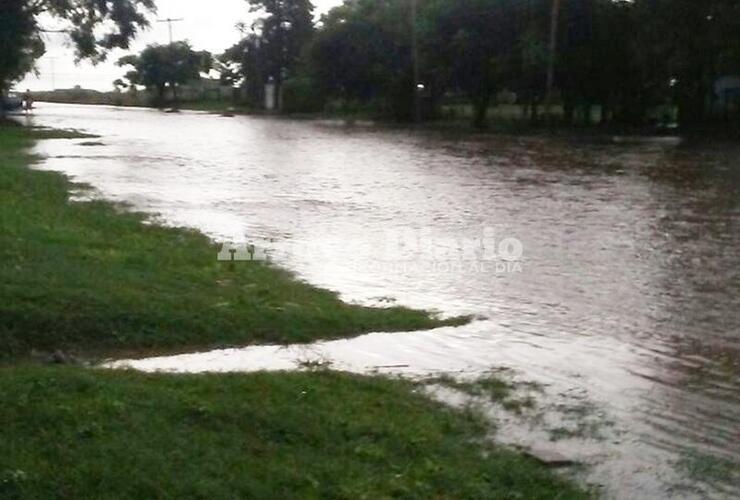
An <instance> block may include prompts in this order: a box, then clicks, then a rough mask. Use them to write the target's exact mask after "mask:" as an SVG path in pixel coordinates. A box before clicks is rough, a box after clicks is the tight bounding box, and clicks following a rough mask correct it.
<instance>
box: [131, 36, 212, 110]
mask: <svg viewBox="0 0 740 500" xmlns="http://www.w3.org/2000/svg"><path fill="white" fill-rule="evenodd" d="M118 65H119V66H131V67H133V70H131V71H129V72H128V73H127V74H126V79H127V80H128V81H129V84H130V85H143V86H144V87H146V88H148V89H151V90H154V91H156V94H157V104H163V102H164V95H165V90H166V88H167V87H169V88H171V89H172V90H173V93H174V94H175V98H176V92H177V90H176V89H177V85H182V84H185V83H187V82H189V81H190V80H195V79H197V78H199V76H200V74H201V73H204V72H208V71H210V69H211V67H212V65H213V58H212V56H211V54H210V53H209V52H205V51H201V52H197V51H194V50H193V49H192V47H191V46H190V44H189V43H187V42H174V43H172V44H170V45H157V44H154V45H149V46H147V47H146V48H145V49H144V50H143V51H142V52H141V54H139V55H129V56H125V57H122V58H121V59H119V61H118Z"/></svg>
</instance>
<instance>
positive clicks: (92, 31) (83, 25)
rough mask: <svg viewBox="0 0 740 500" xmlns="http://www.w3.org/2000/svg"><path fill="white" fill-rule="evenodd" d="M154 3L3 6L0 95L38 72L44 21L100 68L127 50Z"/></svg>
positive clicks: (20, 2) (8, 0) (2, 2)
mask: <svg viewBox="0 0 740 500" xmlns="http://www.w3.org/2000/svg"><path fill="white" fill-rule="evenodd" d="M150 11H154V1H153V0H0V92H2V91H5V90H7V88H8V87H9V86H10V84H11V83H12V82H13V81H15V80H18V79H20V78H22V77H23V76H24V75H25V74H26V73H28V72H29V71H30V70H32V69H33V65H34V61H35V60H36V59H38V58H39V57H40V56H41V55H43V52H44V44H43V40H42V38H41V33H42V32H43V31H44V30H43V29H42V27H41V25H40V23H39V21H38V20H39V19H40V18H42V17H43V18H44V19H47V18H53V19H56V20H57V21H58V22H59V23H60V24H61V30H60V31H63V32H65V33H66V34H67V35H68V36H69V38H70V40H71V41H72V43H73V46H74V47H75V51H76V56H77V58H78V59H91V60H92V61H93V62H99V61H102V60H103V59H105V56H106V54H107V52H108V51H109V50H110V49H113V48H128V46H129V42H130V41H131V39H133V38H134V36H135V35H136V34H137V33H138V31H139V30H140V29H142V28H143V27H145V26H147V25H148V22H147V20H146V17H145V14H146V12H150Z"/></svg>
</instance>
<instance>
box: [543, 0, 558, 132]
mask: <svg viewBox="0 0 740 500" xmlns="http://www.w3.org/2000/svg"><path fill="white" fill-rule="evenodd" d="M561 2H562V0H552V12H551V13H550V48H549V57H548V62H547V90H546V93H545V117H546V118H547V119H548V120H549V119H550V111H551V107H552V98H553V91H554V88H555V62H556V60H557V56H558V24H559V21H560V4H561Z"/></svg>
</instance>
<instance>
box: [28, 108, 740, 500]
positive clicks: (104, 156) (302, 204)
mask: <svg viewBox="0 0 740 500" xmlns="http://www.w3.org/2000/svg"><path fill="white" fill-rule="evenodd" d="M33 122H34V124H36V125H43V126H51V127H58V128H75V129H79V130H82V131H85V132H90V133H94V134H99V135H100V136H101V139H99V141H100V142H97V141H98V140H97V139H96V140H93V141H90V140H75V141H44V142H42V143H41V144H40V145H39V146H38V151H37V152H38V153H39V154H41V155H42V156H43V157H44V159H43V161H42V162H41V163H40V164H39V166H38V167H39V168H43V169H48V170H54V171H60V172H64V173H66V174H68V175H70V176H71V177H72V178H73V179H74V180H75V181H78V182H82V183H88V184H90V185H91V186H92V187H93V188H94V190H95V192H96V193H97V194H98V195H99V196H101V197H103V198H105V199H110V200H115V201H120V202H126V203H128V204H130V205H131V206H132V208H133V209H135V210H140V211H143V212H146V213H150V214H156V220H160V221H162V222H164V223H166V224H171V225H176V226H186V227H191V228H196V229H199V230H201V231H203V232H205V233H207V234H208V235H210V236H211V237H213V238H214V239H215V240H217V241H220V242H243V241H247V242H250V243H255V244H257V245H259V246H260V247H264V248H266V249H267V250H268V253H269V254H270V255H271V256H272V257H273V258H274V260H275V261H276V262H277V263H278V264H279V265H281V266H283V267H286V268H288V269H290V270H292V271H294V272H295V273H297V275H298V276H300V277H301V278H302V279H305V280H306V281H308V282H310V283H312V284H315V285H318V286H321V287H324V288H328V289H331V290H335V291H337V292H338V293H340V294H341V296H342V298H343V299H345V300H347V301H355V302H361V303H369V304H376V305H386V304H399V305H404V306H410V307H415V308H423V309H431V310H435V311H438V312H439V313H441V314H443V315H445V316H455V315H472V316H474V317H476V318H478V319H477V320H476V321H474V322H472V323H471V324H470V325H468V326H465V327H461V328H448V329H442V330H437V331H431V332H419V333H409V334H383V333H378V334H372V335H367V336H363V337H360V338H357V339H352V340H346V341H335V342H327V343H320V344H317V345H314V346H296V347H289V348H277V347H270V346H259V347H254V348H247V349H234V350H227V351H218V352H212V353H205V354H193V355H187V356H177V357H170V358H161V359H153V360H140V361H137V362H133V363H132V366H134V367H136V368H139V369H143V370H170V371H187V372H203V371H253V370H261V369H291V368H295V367H296V366H297V365H298V364H300V363H302V362H305V361H315V360H319V361H327V362H330V363H331V364H332V366H333V367H334V368H337V369H346V370H351V371H355V372H363V373H365V372H381V373H397V374H403V375H409V376H415V377H419V376H426V375H433V374H439V373H448V374H453V375H458V376H462V377H473V376H475V375H476V374H484V373H487V372H488V371H490V370H493V369H500V368H507V369H509V370H510V371H511V373H512V374H513V375H512V377H514V378H516V379H520V380H524V381H534V382H537V383H539V384H542V385H543V387H544V389H543V391H544V395H543V396H542V402H541V406H542V408H541V409H542V410H543V412H544V413H546V414H554V413H557V412H558V411H559V410H563V409H564V408H565V409H566V411H561V413H568V412H567V408H569V407H573V406H574V405H575V406H578V405H582V404H584V402H588V404H589V405H593V407H594V408H596V409H595V410H594V412H593V413H598V414H600V415H603V421H604V422H608V425H606V424H605V425H604V426H603V427H604V429H603V433H601V434H602V435H599V436H595V435H579V436H571V438H572V439H555V438H554V433H553V432H552V431H555V430H557V426H558V425H560V424H558V423H557V422H547V421H546V422H545V423H544V424H543V423H542V420H543V418H544V420H547V418H548V417H543V418H541V419H540V422H539V427H538V428H541V427H542V425H545V427H546V428H547V429H549V431H551V432H549V433H548V432H540V431H537V430H534V429H535V427H536V426H535V425H534V424H532V425H533V427H532V428H529V427H526V426H523V424H521V423H515V422H513V421H511V422H510V421H507V420H505V419H504V422H503V423H502V425H501V427H500V429H499V437H500V439H501V440H502V441H504V442H508V443H512V444H523V445H528V446H531V445H532V444H533V441H536V442H537V443H534V444H543V443H544V445H547V446H548V447H550V448H553V449H555V450H558V451H560V452H562V453H563V454H566V455H569V456H574V457H575V458H576V459H577V460H578V461H582V462H585V463H588V464H591V465H592V466H593V468H592V471H591V472H590V473H589V475H588V480H589V481H592V482H595V483H598V484H601V485H603V486H604V487H605V491H606V495H607V496H609V497H617V498H673V497H675V498H688V497H692V496H696V497H712V498H732V497H736V496H737V495H740V477H739V476H740V472H739V471H738V467H739V466H738V464H740V446H738V445H739V444H740V146H738V145H728V144H723V145H718V144H711V145H704V146H701V145H696V146H695V145H690V144H684V145H676V144H671V143H669V142H663V143H655V144H650V143H642V144H630V143H626V144H625V143H620V144H611V143H603V144H602V143H596V142H595V141H585V140H584V141H575V140H565V139H545V138H524V137H522V138H518V137H484V136H472V135H470V136H468V135H463V136H459V137H456V136H451V135H446V134H442V133H436V132H412V131H408V130H388V129H381V128H363V127H352V128H347V127H342V126H337V125H334V124H329V123H323V124H322V123H314V122H302V121H287V120H278V119H267V118H252V117H236V118H226V117H220V116H215V115H206V114H197V113H182V114H177V115H172V114H164V113H159V112H156V111H152V110H142V109H114V108H105V107H86V106H64V105H50V104H41V105H39V109H38V112H37V114H36V116H35V118H33ZM628 142H629V141H628ZM399 235H401V236H399ZM484 235H488V236H489V237H490V240H491V241H492V242H493V241H495V242H496V244H498V243H500V242H502V241H507V240H508V241H518V242H520V243H521V245H522V252H523V253H522V258H521V260H520V261H518V265H517V266H510V265H502V262H501V260H500V259H499V260H496V261H485V262H481V261H480V260H475V259H466V258H464V257H465V255H464V252H462V251H459V249H458V248H457V245H458V244H459V242H464V241H479V240H481V238H482V237H484ZM428 242H433V244H432V247H433V248H431V254H433V256H432V258H428V259H427V258H424V256H428V255H430V249H429V248H426V249H424V248H422V247H424V245H425V244H427V243H428ZM418 243H420V244H421V246H419V244H418ZM493 246H494V247H495V246H496V245H495V244H493ZM420 255H422V258H419V256H420ZM468 257H469V256H468ZM215 259H216V255H214V260H215ZM438 392H439V391H438ZM442 392H444V391H442ZM438 395H439V394H438ZM440 397H443V398H444V399H446V400H448V401H450V402H453V403H454V402H455V400H456V398H457V397H458V396H457V395H455V394H446V395H445V394H442V395H441V396H440ZM491 411H492V412H495V411H497V410H495V409H491ZM547 429H546V430H547ZM717 472H719V473H717Z"/></svg>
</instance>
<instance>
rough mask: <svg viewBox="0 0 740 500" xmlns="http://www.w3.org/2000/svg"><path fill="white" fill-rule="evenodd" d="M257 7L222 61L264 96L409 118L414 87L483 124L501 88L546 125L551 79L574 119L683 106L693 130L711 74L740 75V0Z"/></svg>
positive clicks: (433, 106) (702, 114)
mask: <svg viewBox="0 0 740 500" xmlns="http://www.w3.org/2000/svg"><path fill="white" fill-rule="evenodd" d="M248 2H249V4H250V5H251V6H252V10H253V11H258V12H261V13H262V18H261V19H260V20H259V21H258V22H257V23H255V24H254V25H252V26H249V27H245V26H242V30H243V32H244V34H245V36H244V38H243V40H242V41H241V42H240V43H239V44H237V45H235V46H234V47H232V48H230V49H229V50H227V51H226V52H225V54H224V55H223V56H222V57H221V58H220V64H221V65H222V70H223V72H222V73H223V75H224V79H225V81H228V82H229V83H232V84H244V85H245V86H246V88H247V89H249V95H250V96H251V97H252V98H253V99H254V100H255V102H259V100H260V98H261V97H262V96H261V94H260V92H261V89H262V88H263V84H264V83H266V82H267V81H268V80H269V81H272V82H274V83H275V84H276V85H277V86H278V87H280V86H281V85H282V84H283V83H285V89H284V90H283V92H282V94H283V95H284V98H285V100H286V101H288V100H290V101H291V103H292V102H293V101H295V100H296V96H295V94H298V97H299V98H300V97H301V95H303V97H304V100H303V101H301V100H300V99H298V100H299V105H300V103H301V102H309V103H312V102H315V101H316V99H315V96H317V95H320V96H323V97H326V98H329V99H340V100H342V101H344V102H355V103H359V104H361V105H364V106H370V107H372V108H374V109H376V110H377V111H379V112H383V113H385V114H387V115H391V116H395V117H397V118H399V119H411V118H412V117H414V114H415V106H414V103H415V102H416V100H417V97H418V96H417V95H415V93H418V94H419V95H420V97H421V98H422V99H423V102H424V112H425V115H426V116H430V117H432V116H434V115H435V114H436V113H437V111H438V110H439V105H440V103H441V102H442V100H443V98H444V97H445V96H449V95H451V94H452V95H457V96H464V97H465V98H466V99H467V100H468V102H470V103H471V104H472V105H473V107H474V109H475V122H476V125H478V126H484V125H485V122H486V113H487V110H488V109H489V106H490V105H491V104H493V103H494V101H495V98H496V96H497V95H498V94H499V93H500V92H501V91H503V90H508V91H511V92H513V93H515V94H516V96H517V98H518V100H519V102H520V103H522V104H523V105H524V106H525V109H526V114H527V116H528V117H529V119H531V120H532V121H538V120H540V118H541V117H542V114H543V113H542V112H543V111H544V110H546V109H547V107H548V106H549V104H551V103H550V102H549V99H548V96H549V94H548V80H551V82H552V83H554V87H555V89H556V92H555V93H554V94H553V95H555V96H558V97H559V98H558V103H559V104H562V106H563V109H564V119H565V120H567V121H569V122H572V121H573V120H574V119H575V117H576V116H578V115H581V116H584V117H590V115H591V113H590V110H591V109H592V107H594V106H600V107H601V109H602V110H603V112H602V114H601V116H602V119H603V120H604V121H610V120H613V121H619V122H625V123H643V122H644V121H645V120H646V117H647V116H648V111H649V110H650V109H652V108H655V107H656V106H660V105H670V104H674V105H675V106H676V107H677V108H678V110H679V113H680V121H681V122H682V123H683V124H691V123H694V122H697V121H701V120H704V119H705V118H707V114H708V111H709V110H710V109H711V105H712V102H711V101H712V98H713V97H716V96H714V94H713V92H712V90H713V84H714V82H715V81H716V80H717V79H718V78H719V77H721V76H723V75H729V74H740V2H738V1H737V0H702V1H697V0H630V1H627V0H346V1H345V2H344V4H343V5H342V6H340V7H337V8H335V9H333V10H332V11H331V12H329V13H328V14H327V15H325V16H323V17H322V19H321V21H320V22H319V23H318V25H316V26H314V25H313V24H312V22H311V19H312V15H311V14H312V9H313V6H312V5H311V3H310V1H309V0H248ZM549 75H550V76H551V78H548V76H549ZM305 96H311V97H312V99H305ZM284 104H287V102H286V103H284Z"/></svg>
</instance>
